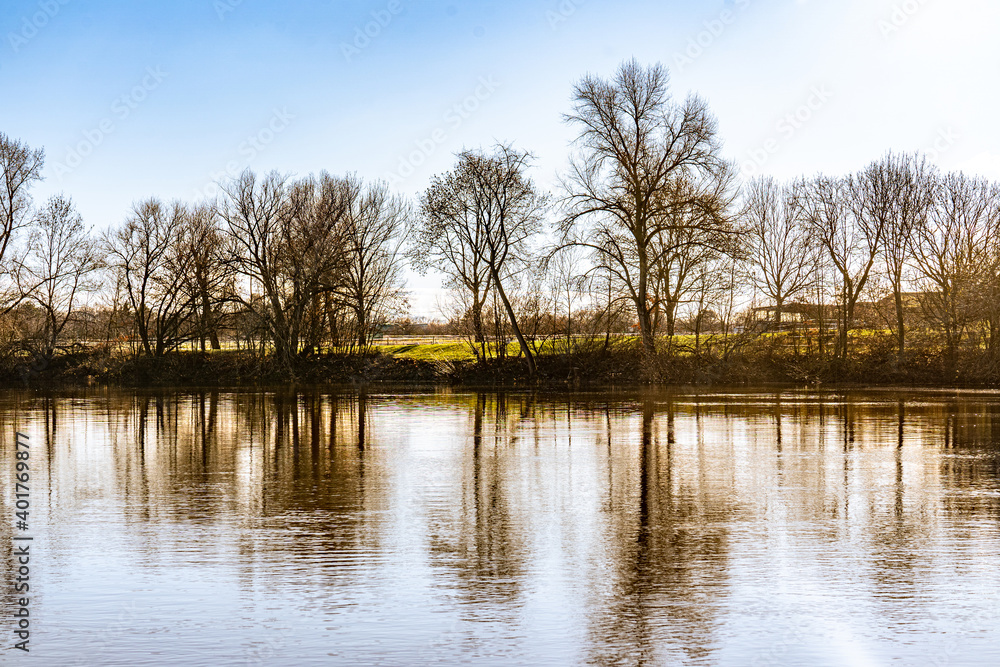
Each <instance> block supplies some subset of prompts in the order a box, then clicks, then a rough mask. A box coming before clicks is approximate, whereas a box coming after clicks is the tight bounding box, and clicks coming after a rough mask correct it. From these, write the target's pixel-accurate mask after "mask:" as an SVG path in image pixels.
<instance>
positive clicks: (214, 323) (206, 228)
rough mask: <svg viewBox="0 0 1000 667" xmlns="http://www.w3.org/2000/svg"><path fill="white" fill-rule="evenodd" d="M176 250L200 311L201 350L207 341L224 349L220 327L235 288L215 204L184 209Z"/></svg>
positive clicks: (197, 309)
mask: <svg viewBox="0 0 1000 667" xmlns="http://www.w3.org/2000/svg"><path fill="white" fill-rule="evenodd" d="M177 243H178V244H179V247H178V249H177V252H176V253H174V254H173V257H174V258H175V259H176V260H179V261H180V263H181V264H182V265H183V266H178V267H177V268H176V270H177V271H179V272H180V274H181V278H182V279H183V280H184V289H185V291H186V292H187V294H188V297H189V300H190V301H191V303H192V305H193V307H194V309H195V310H196V311H197V315H196V319H197V325H196V327H195V329H196V331H195V335H196V337H197V338H198V340H199V341H200V343H201V349H202V351H204V350H205V347H206V342H207V343H208V344H209V345H211V348H212V349H213V350H218V349H221V347H222V345H221V342H220V341H219V327H220V324H221V318H222V313H223V307H224V304H225V302H226V301H227V300H228V299H229V298H230V295H231V294H232V291H233V285H232V273H231V272H230V271H229V269H228V267H227V266H226V263H225V261H224V258H223V235H222V230H221V229H220V228H219V224H218V216H217V215H216V213H215V209H214V207H213V206H211V205H209V204H201V205H197V206H192V207H187V208H185V209H184V212H183V216H182V218H181V229H180V233H179V235H178V238H177Z"/></svg>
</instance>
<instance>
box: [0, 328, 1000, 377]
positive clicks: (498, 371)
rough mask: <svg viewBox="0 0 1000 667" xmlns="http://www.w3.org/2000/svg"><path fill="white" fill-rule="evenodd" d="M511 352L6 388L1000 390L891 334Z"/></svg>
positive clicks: (77, 363) (64, 367)
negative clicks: (901, 348) (846, 351)
mask: <svg viewBox="0 0 1000 667" xmlns="http://www.w3.org/2000/svg"><path fill="white" fill-rule="evenodd" d="M509 349H510V350H511V355H510V356H506V357H505V358H502V359H495V358H494V359H486V360H477V358H476V357H475V356H474V355H473V353H472V351H471V349H470V348H469V346H468V345H466V344H465V343H461V342H448V343H434V344H432V343H427V344H410V345H395V346H383V347H376V348H374V349H373V350H372V352H371V353H369V354H366V355H346V354H329V355H322V356H314V357H308V358H302V359H298V360H296V361H295V362H294V364H293V365H292V367H291V368H289V367H288V366H285V365H283V364H279V363H278V362H277V361H275V360H273V359H270V358H267V357H260V356H257V355H253V354H250V353H247V352H239V351H235V350H223V351H215V352H194V351H184V352H176V353H172V354H168V355H165V356H163V357H159V358H154V357H148V356H137V357H136V356H125V355H119V354H113V353H109V352H107V351H100V350H87V351H78V352H74V353H69V354H61V355H58V356H56V357H55V358H54V359H52V360H51V361H50V362H48V363H41V362H37V361H36V362H35V363H34V364H30V363H28V362H27V361H26V360H25V359H23V358H22V359H20V360H8V361H7V362H6V363H3V364H2V365H0V384H3V385H4V386H8V387H23V386H28V387H53V386H81V385H88V384H109V385H118V386H130V387H135V386H253V385H276V384H288V383H301V384H332V385H356V386H361V385H378V384H448V385H457V386H476V387H481V386H498V385H504V386H543V387H546V386H547V387H566V386H571V387H587V386H590V387H598V386H599V387H609V386H639V385H761V384H783V385H787V384H796V385H808V384H813V385H815V384H863V385H876V386H877V385H883V386H886V385H916V386H971V387H1000V359H997V358H996V357H995V355H992V354H990V353H989V352H988V351H986V350H982V351H968V350H966V351H964V352H963V354H962V355H961V356H960V357H958V358H957V359H950V360H949V358H948V355H946V354H945V353H944V351H943V350H941V349H939V348H936V347H934V346H932V345H923V346H920V347H916V348H914V349H913V350H912V351H911V352H910V353H908V355H907V357H906V361H905V363H903V364H900V363H898V360H897V356H896V353H895V351H894V350H893V349H892V346H891V344H890V342H889V339H887V338H884V337H872V336H871V335H869V336H868V337H867V340H866V342H865V344H863V345H856V346H855V349H854V352H852V354H851V356H849V357H848V358H847V359H838V358H835V357H833V356H831V355H829V354H819V352H818V350H817V348H816V347H815V346H812V347H810V346H795V347H794V348H793V347H790V346H789V345H788V341H787V340H782V339H781V338H779V337H772V338H759V339H756V340H753V341H750V342H749V343H747V344H745V345H742V346H739V347H738V348H733V347H728V348H727V347H724V346H722V345H715V344H713V341H711V339H709V341H708V344H707V345H703V346H702V347H701V348H700V349H698V350H695V349H692V347H691V346H690V345H687V344H678V342H677V341H676V340H675V341H673V343H672V345H671V346H670V347H669V348H666V349H664V350H663V351H661V352H659V353H658V354H656V355H647V354H645V353H644V352H642V351H641V349H640V348H639V346H638V341H635V340H622V341H618V342H617V343H615V344H612V345H610V346H608V347H607V348H605V347H604V346H603V345H600V344H593V345H592V346H590V347H589V349H588V346H585V345H581V346H574V349H572V350H568V349H567V346H566V345H559V344H553V343H552V341H550V342H549V344H548V345H547V346H546V347H543V348H542V349H541V353H540V355H539V356H538V374H537V376H536V377H535V378H530V377H529V376H528V373H527V368H526V365H525V363H524V360H523V359H521V358H519V357H518V356H514V354H513V352H514V350H515V348H509Z"/></svg>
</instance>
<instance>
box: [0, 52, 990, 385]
mask: <svg viewBox="0 0 1000 667" xmlns="http://www.w3.org/2000/svg"><path fill="white" fill-rule="evenodd" d="M668 84H669V77H668V72H667V71H666V69H665V68H663V67H662V66H661V65H653V66H648V67H647V66H642V65H640V64H639V63H637V62H635V61H630V62H626V63H623V64H622V65H621V66H620V67H619V69H618V70H617V72H616V73H615V75H614V76H613V77H611V78H610V79H605V78H601V77H597V76H589V75H588V76H586V77H584V78H583V79H581V80H580V81H579V82H577V84H576V85H575V87H574V89H573V103H572V107H571V108H570V109H569V112H568V113H567V115H566V121H567V122H568V123H570V124H571V125H572V126H573V127H575V128H576V129H577V130H578V135H577V138H576V142H575V143H574V146H573V154H572V157H571V162H570V167H569V169H568V170H567V172H566V173H564V174H563V175H562V179H561V187H560V190H559V191H558V192H556V193H546V192H542V191H541V190H540V189H539V188H538V187H537V186H536V185H535V183H534V182H533V181H532V179H531V177H530V174H529V171H530V167H531V161H532V157H531V154H530V153H528V152H527V151H524V150H521V149H518V148H515V147H514V146H513V145H510V144H498V145H495V146H493V147H490V148H487V149H479V150H467V151H463V152H461V153H459V154H457V155H456V161H455V163H454V166H453V168H452V169H451V170H450V171H448V172H446V173H443V174H440V175H437V176H435V177H433V178H432V180H431V183H430V185H429V186H428V188H427V189H426V190H425V191H424V192H423V193H422V194H421V195H420V197H419V198H418V200H417V201H415V202H410V201H408V200H407V199H406V198H404V197H402V196H400V195H398V194H394V193H393V192H391V191H390V189H389V186H388V185H387V184H386V183H383V182H369V183H366V182H364V181H363V180H362V179H360V178H358V177H357V176H354V175H350V174H348V175H346V176H334V175H330V174H328V173H326V172H323V173H320V174H319V175H311V176H307V177H305V178H291V177H287V176H284V175H280V174H278V173H274V172H272V173H269V174H263V175H261V174H256V173H254V172H252V171H249V170H248V171H245V172H244V173H243V174H242V175H240V176H239V177H238V178H235V179H233V180H231V181H229V182H225V183H221V184H220V187H221V193H222V194H221V196H220V197H218V198H217V199H216V200H215V201H202V202H194V203H185V202H163V201H161V200H160V199H157V198H155V197H152V198H149V199H145V200H141V201H138V202H137V203H136V204H135V205H134V206H133V207H132V210H131V211H129V212H128V213H127V214H126V215H125V216H124V218H123V220H122V221H121V223H120V224H118V225H117V226H115V227H113V228H111V229H108V230H106V231H105V232H104V233H102V234H100V235H95V234H94V233H93V232H92V231H91V230H90V229H89V228H88V226H87V225H85V223H84V221H83V220H82V219H81V217H80V215H79V214H78V213H77V211H76V209H75V207H74V204H73V202H72V200H71V199H69V198H68V197H67V196H65V195H56V196H54V197H52V198H51V199H49V200H48V201H47V202H44V203H40V204H36V203H35V202H33V200H32V198H31V188H32V186H33V184H34V183H35V182H37V181H38V180H39V179H40V178H41V173H42V168H43V164H44V153H43V151H42V150H40V149H37V148H32V147H30V146H28V145H26V144H25V143H24V142H22V141H19V140H17V139H14V138H11V137H8V136H7V135H4V134H2V133H0V168H2V170H3V181H2V183H0V358H2V359H5V360H7V361H8V362H13V361H17V362H18V363H22V364H23V363H27V364H33V365H34V366H36V367H43V366H45V365H46V364H47V363H48V362H49V361H51V360H52V359H53V358H54V357H56V356H57V355H59V354H60V352H66V351H70V350H74V349H75V350H77V351H79V350H81V349H93V348H101V349H104V350H106V351H107V350H116V351H120V352H122V351H123V352H126V353H127V354H128V355H130V356H132V357H135V356H144V357H150V358H161V357H164V356H165V355H168V354H169V353H171V352H174V351H177V350H180V349H190V348H191V347H197V348H200V349H202V350H209V349H215V350H219V349H239V350H243V351H245V352H246V353H247V354H251V355H253V356H255V357H261V358H267V359H270V360H271V361H273V362H274V363H276V364H278V365H283V366H286V367H288V368H291V367H292V366H293V365H294V364H295V363H297V360H299V359H301V358H303V357H309V356H314V355H319V354H329V353H337V354H347V355H352V354H358V355H366V354H368V353H370V352H371V349H372V343H373V342H374V341H375V340H376V339H378V338H379V337H380V336H381V335H382V334H383V333H384V332H386V331H388V330H389V329H390V326H393V327H395V329H394V331H396V332H397V333H411V332H418V330H416V329H414V327H413V326H412V325H411V324H410V323H408V320H406V314H407V310H408V304H407V291H406V285H405V281H404V267H405V266H407V265H409V266H411V267H413V268H414V269H416V270H417V271H421V272H426V271H427V270H428V269H434V270H436V271H440V272H442V273H444V274H445V275H446V276H447V285H446V286H447V287H448V288H449V291H448V294H449V295H450V296H449V300H448V301H447V303H443V304H441V305H442V307H443V308H444V310H445V311H446V312H447V315H448V322H447V323H446V324H439V325H436V327H437V328H436V331H437V332H440V333H450V334H456V335H461V336H464V337H466V339H467V340H468V342H469V344H470V348H471V350H472V351H473V352H474V354H475V355H476V358H478V359H480V360H481V361H483V362H487V361H489V360H490V359H491V358H493V357H495V356H497V355H502V354H504V353H505V351H506V349H507V348H506V346H505V345H497V344H495V342H496V341H508V340H511V341H516V343H517V345H518V347H519V349H520V356H521V357H522V358H523V361H524V363H525V364H526V366H525V368H526V371H527V373H528V375H529V376H534V375H535V374H536V373H537V371H538V365H537V359H536V357H537V355H538V352H539V350H540V349H541V348H540V346H539V340H541V339H547V338H553V337H565V341H566V344H565V346H563V348H561V349H562V350H563V351H564V352H572V351H573V350H574V349H575V343H574V341H578V340H580V339H581V338H584V339H587V340H596V341H601V339H603V344H602V345H603V347H602V349H603V350H605V351H607V350H608V349H609V347H611V346H612V345H613V343H614V341H617V340H622V337H623V335H625V334H634V335H635V337H636V338H637V339H638V341H640V347H639V349H638V350H637V353H640V354H642V355H645V356H646V357H647V358H653V357H657V356H661V357H662V355H664V354H666V355H668V356H669V355H673V354H677V353H679V352H680V353H691V352H694V353H695V354H709V355H711V354H717V355H731V354H733V353H734V352H736V351H738V348H739V346H741V345H746V344H747V341H751V340H753V339H755V338H757V337H759V336H760V335H763V334H769V333H773V332H786V331H788V330H791V331H793V332H794V333H793V334H792V335H793V336H794V337H795V340H797V341H802V340H803V339H804V338H803V337H805V338H810V337H811V342H810V344H809V345H808V346H807V347H806V348H805V349H806V350H808V351H809V352H808V353H809V354H815V355H818V356H819V357H821V358H829V359H833V360H841V361H842V362H846V361H848V360H850V359H851V358H852V355H856V354H858V353H859V352H858V351H857V350H855V349H854V347H855V346H854V344H853V343H852V341H854V340H858V336H859V335H862V334H864V333H865V332H867V334H869V335H871V336H876V337H879V336H880V337H881V338H884V339H885V340H887V341H888V344H891V347H892V354H893V356H894V361H893V363H894V364H896V365H898V366H899V367H904V366H905V365H906V364H907V363H909V361H910V359H911V354H918V355H920V356H921V358H924V359H926V358H927V355H928V354H930V355H937V356H938V357H939V361H940V363H941V364H942V368H955V367H957V365H959V364H960V362H962V359H963V358H965V359H966V361H968V359H986V360H993V359H994V357H997V356H1000V251H998V250H1000V185H998V184H996V183H991V182H988V181H987V180H984V179H982V178H978V177H976V176H972V175H966V174H961V173H941V172H940V171H939V170H938V169H937V167H936V166H935V165H933V164H930V163H929V162H928V161H927V159H926V158H925V157H924V156H922V155H920V154H893V153H889V154H887V155H885V156H884V157H882V158H881V159H879V160H877V161H875V162H873V163H872V164H870V165H869V166H867V167H866V168H864V169H862V170H861V171H859V172H857V173H853V174H848V175H845V176H827V175H822V174H821V175H818V176H813V177H803V178H801V179H798V180H796V181H794V182H790V183H778V182H775V181H774V180H773V179H770V178H763V177H759V178H755V179H752V180H749V181H745V182H744V181H741V179H740V178H739V175H738V171H737V169H736V167H735V165H734V164H733V163H732V162H730V161H727V160H726V159H724V158H723V156H722V153H721V141H720V138H719V136H718V127H717V122H716V120H715V118H714V116H713V115H712V114H711V112H710V110H709V108H708V105H707V104H706V103H705V101H703V100H702V99H701V98H699V97H697V96H694V95H692V96H689V97H688V98H687V99H685V100H683V101H680V100H675V99H674V98H672V97H671V96H670V93H669V85H668ZM862 329H863V330H865V331H864V332H862V331H859V330H862ZM852 332H854V333H853V334H852ZM681 333H690V334H694V341H695V342H694V345H693V347H692V345H691V344H690V343H689V342H685V343H684V344H683V345H682V344H680V343H679V342H678V340H679V339H678V338H677V334H681ZM782 335H783V336H787V335H788V334H782ZM702 336H707V338H706V339H705V340H706V342H707V347H706V348H705V349H704V350H703V349H702V346H701V343H702ZM720 340H724V341H730V340H732V341H736V342H733V343H729V342H727V343H721V344H720V343H719V341H720ZM491 343H492V344H491ZM883 347H884V345H883ZM869 348H870V346H869ZM588 349H591V350H592V349H593V347H590V348H588ZM795 350H796V354H799V353H800V352H801V349H800V347H799V343H796V348H795ZM963 355H964V357H963Z"/></svg>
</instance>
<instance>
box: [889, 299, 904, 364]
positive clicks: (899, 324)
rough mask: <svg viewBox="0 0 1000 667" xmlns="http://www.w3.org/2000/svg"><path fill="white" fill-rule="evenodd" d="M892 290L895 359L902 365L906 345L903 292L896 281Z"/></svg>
mask: <svg viewBox="0 0 1000 667" xmlns="http://www.w3.org/2000/svg"><path fill="white" fill-rule="evenodd" d="M892 291H893V298H894V300H895V302H896V355H897V356H896V359H897V361H898V363H899V364H900V365H902V363H903V359H904V355H905V347H906V324H905V322H904V321H903V292H902V290H901V289H900V288H899V285H898V283H897V285H896V286H895V287H894V288H893V290H892Z"/></svg>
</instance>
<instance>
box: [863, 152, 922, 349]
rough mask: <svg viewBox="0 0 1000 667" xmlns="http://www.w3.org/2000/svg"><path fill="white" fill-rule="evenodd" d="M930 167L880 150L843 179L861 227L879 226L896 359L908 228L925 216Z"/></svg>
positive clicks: (901, 344)
mask: <svg viewBox="0 0 1000 667" xmlns="http://www.w3.org/2000/svg"><path fill="white" fill-rule="evenodd" d="M935 178H936V177H935V175H934V170H933V169H932V168H931V167H930V166H929V165H928V164H927V162H926V160H925V159H923V158H919V157H917V156H915V155H895V154H893V153H891V152H890V153H888V154H886V156H885V157H883V158H882V159H880V160H878V161H876V162H873V163H872V164H870V165H869V166H868V167H867V168H865V169H864V170H863V171H861V172H860V173H858V174H857V175H856V176H854V177H852V178H851V179H849V188H850V194H849V197H850V203H851V208H852V214H853V216H854V218H855V219H856V220H858V221H859V222H860V223H861V224H862V225H863V226H864V227H865V228H866V229H869V230H882V234H883V240H882V243H881V248H880V250H881V256H882V265H883V267H884V269H885V274H884V277H885V278H886V279H887V280H888V282H889V285H890V287H891V290H892V295H893V303H894V306H895V329H896V331H895V333H896V349H897V355H898V360H899V362H900V363H902V361H903V358H904V355H905V348H906V321H905V318H904V305H903V282H904V272H905V269H906V266H907V264H908V262H909V259H910V255H911V252H912V250H911V244H910V241H911V237H912V235H913V232H914V229H915V228H916V227H917V226H918V225H920V224H921V222H922V221H923V219H924V218H925V217H926V216H927V212H928V210H929V208H930V206H931V203H932V199H933V195H934V192H933V190H934V180H935Z"/></svg>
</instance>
